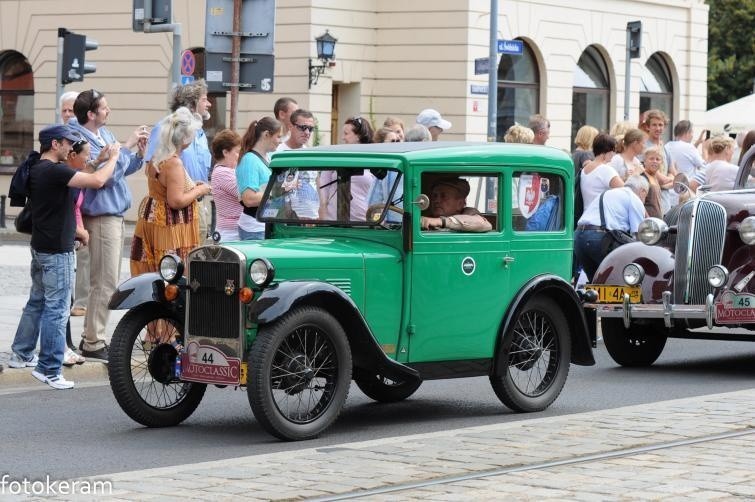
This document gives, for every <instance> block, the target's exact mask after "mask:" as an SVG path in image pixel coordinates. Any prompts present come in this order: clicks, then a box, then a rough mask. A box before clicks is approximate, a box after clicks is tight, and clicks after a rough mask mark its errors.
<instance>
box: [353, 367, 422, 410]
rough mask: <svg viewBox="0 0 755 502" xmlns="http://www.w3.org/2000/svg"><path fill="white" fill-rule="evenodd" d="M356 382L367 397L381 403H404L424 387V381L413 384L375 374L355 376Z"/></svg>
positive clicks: (416, 381) (412, 382) (413, 382)
mask: <svg viewBox="0 0 755 502" xmlns="http://www.w3.org/2000/svg"><path fill="white" fill-rule="evenodd" d="M354 381H355V382H356V384H357V387H359V390H361V391H362V392H364V394H365V395H366V396H367V397H369V398H370V399H374V400H375V401H378V402H381V403H395V402H397V401H403V400H404V399H406V398H407V397H409V396H411V395H412V394H414V393H415V392H416V391H417V389H419V386H420V385H422V380H415V381H411V382H405V381H403V380H398V381H394V380H391V379H390V378H386V377H384V376H382V375H375V374H365V375H360V376H355V377H354Z"/></svg>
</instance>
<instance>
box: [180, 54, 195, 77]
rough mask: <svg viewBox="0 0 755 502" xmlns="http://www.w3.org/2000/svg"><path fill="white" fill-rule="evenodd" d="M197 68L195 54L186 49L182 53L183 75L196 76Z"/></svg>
mask: <svg viewBox="0 0 755 502" xmlns="http://www.w3.org/2000/svg"><path fill="white" fill-rule="evenodd" d="M196 67H197V60H196V59H195V58H194V53H193V52H191V51H190V50H188V49H186V50H185V51H183V53H181V75H186V76H187V77H188V76H191V75H194V68H196Z"/></svg>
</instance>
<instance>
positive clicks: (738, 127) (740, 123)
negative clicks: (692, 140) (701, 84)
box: [705, 94, 755, 134]
mask: <svg viewBox="0 0 755 502" xmlns="http://www.w3.org/2000/svg"><path fill="white" fill-rule="evenodd" d="M705 128H706V129H709V130H710V131H711V132H712V133H714V134H715V133H717V132H727V133H736V132H743V131H749V130H750V129H755V94H750V95H749V96H745V97H744V98H740V99H738V100H736V101H732V102H731V103H726V104H725V105H721V106H717V107H716V108H711V109H710V110H708V111H707V112H705Z"/></svg>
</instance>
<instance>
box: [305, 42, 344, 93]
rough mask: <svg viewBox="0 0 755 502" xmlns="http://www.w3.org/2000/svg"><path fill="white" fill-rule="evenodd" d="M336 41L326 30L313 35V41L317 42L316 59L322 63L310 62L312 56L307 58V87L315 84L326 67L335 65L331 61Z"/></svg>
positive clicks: (333, 56)
mask: <svg viewBox="0 0 755 502" xmlns="http://www.w3.org/2000/svg"><path fill="white" fill-rule="evenodd" d="M336 42H338V39H337V38H335V37H333V35H331V34H330V32H329V31H328V30H325V33H323V34H322V35H320V36H319V37H315V43H316V44H317V59H319V60H320V61H321V62H322V64H319V65H318V64H312V58H309V88H310V89H311V88H312V86H313V85H315V84H317V81H318V80H319V79H320V75H322V74H323V73H324V72H325V69H326V68H332V67H334V66H335V65H336V62H335V61H333V59H334V58H335V51H336Z"/></svg>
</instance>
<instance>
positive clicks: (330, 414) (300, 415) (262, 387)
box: [247, 307, 351, 441]
mask: <svg viewBox="0 0 755 502" xmlns="http://www.w3.org/2000/svg"><path fill="white" fill-rule="evenodd" d="M249 381H250V382H251V383H250V384H249V385H248V386H247V394H248V397H249V404H250V405H251V407H252V412H253V413H254V416H255V417H256V418H257V421H258V422H259V423H260V424H261V425H262V427H264V428H265V430H267V431H268V432H269V433H270V434H272V435H273V436H275V437H277V438H280V439H283V440H287V441H298V440H304V439H312V438H315V437H317V436H318V435H319V434H320V433H321V432H322V431H324V430H325V429H327V428H328V427H329V426H330V425H331V424H332V423H333V422H335V420H336V418H338V415H339V414H340V413H341V408H342V407H343V404H344V402H345V401H346V396H347V395H348V393H349V385H350V383H351V349H350V347H349V341H348V339H347V338H346V333H344V331H343V328H342V327H341V325H340V324H339V322H338V321H336V319H335V318H334V317H333V316H332V315H330V314H329V313H328V312H326V311H324V310H322V309H320V308H317V307H302V308H298V309H296V310H293V311H291V312H289V313H288V314H286V315H285V316H283V317H282V318H281V319H279V320H278V321H276V322H274V323H272V324H270V325H265V326H262V327H260V330H259V333H258V334H257V337H256V338H255V340H254V343H253V344H252V347H251V350H250V352H249Z"/></svg>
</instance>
